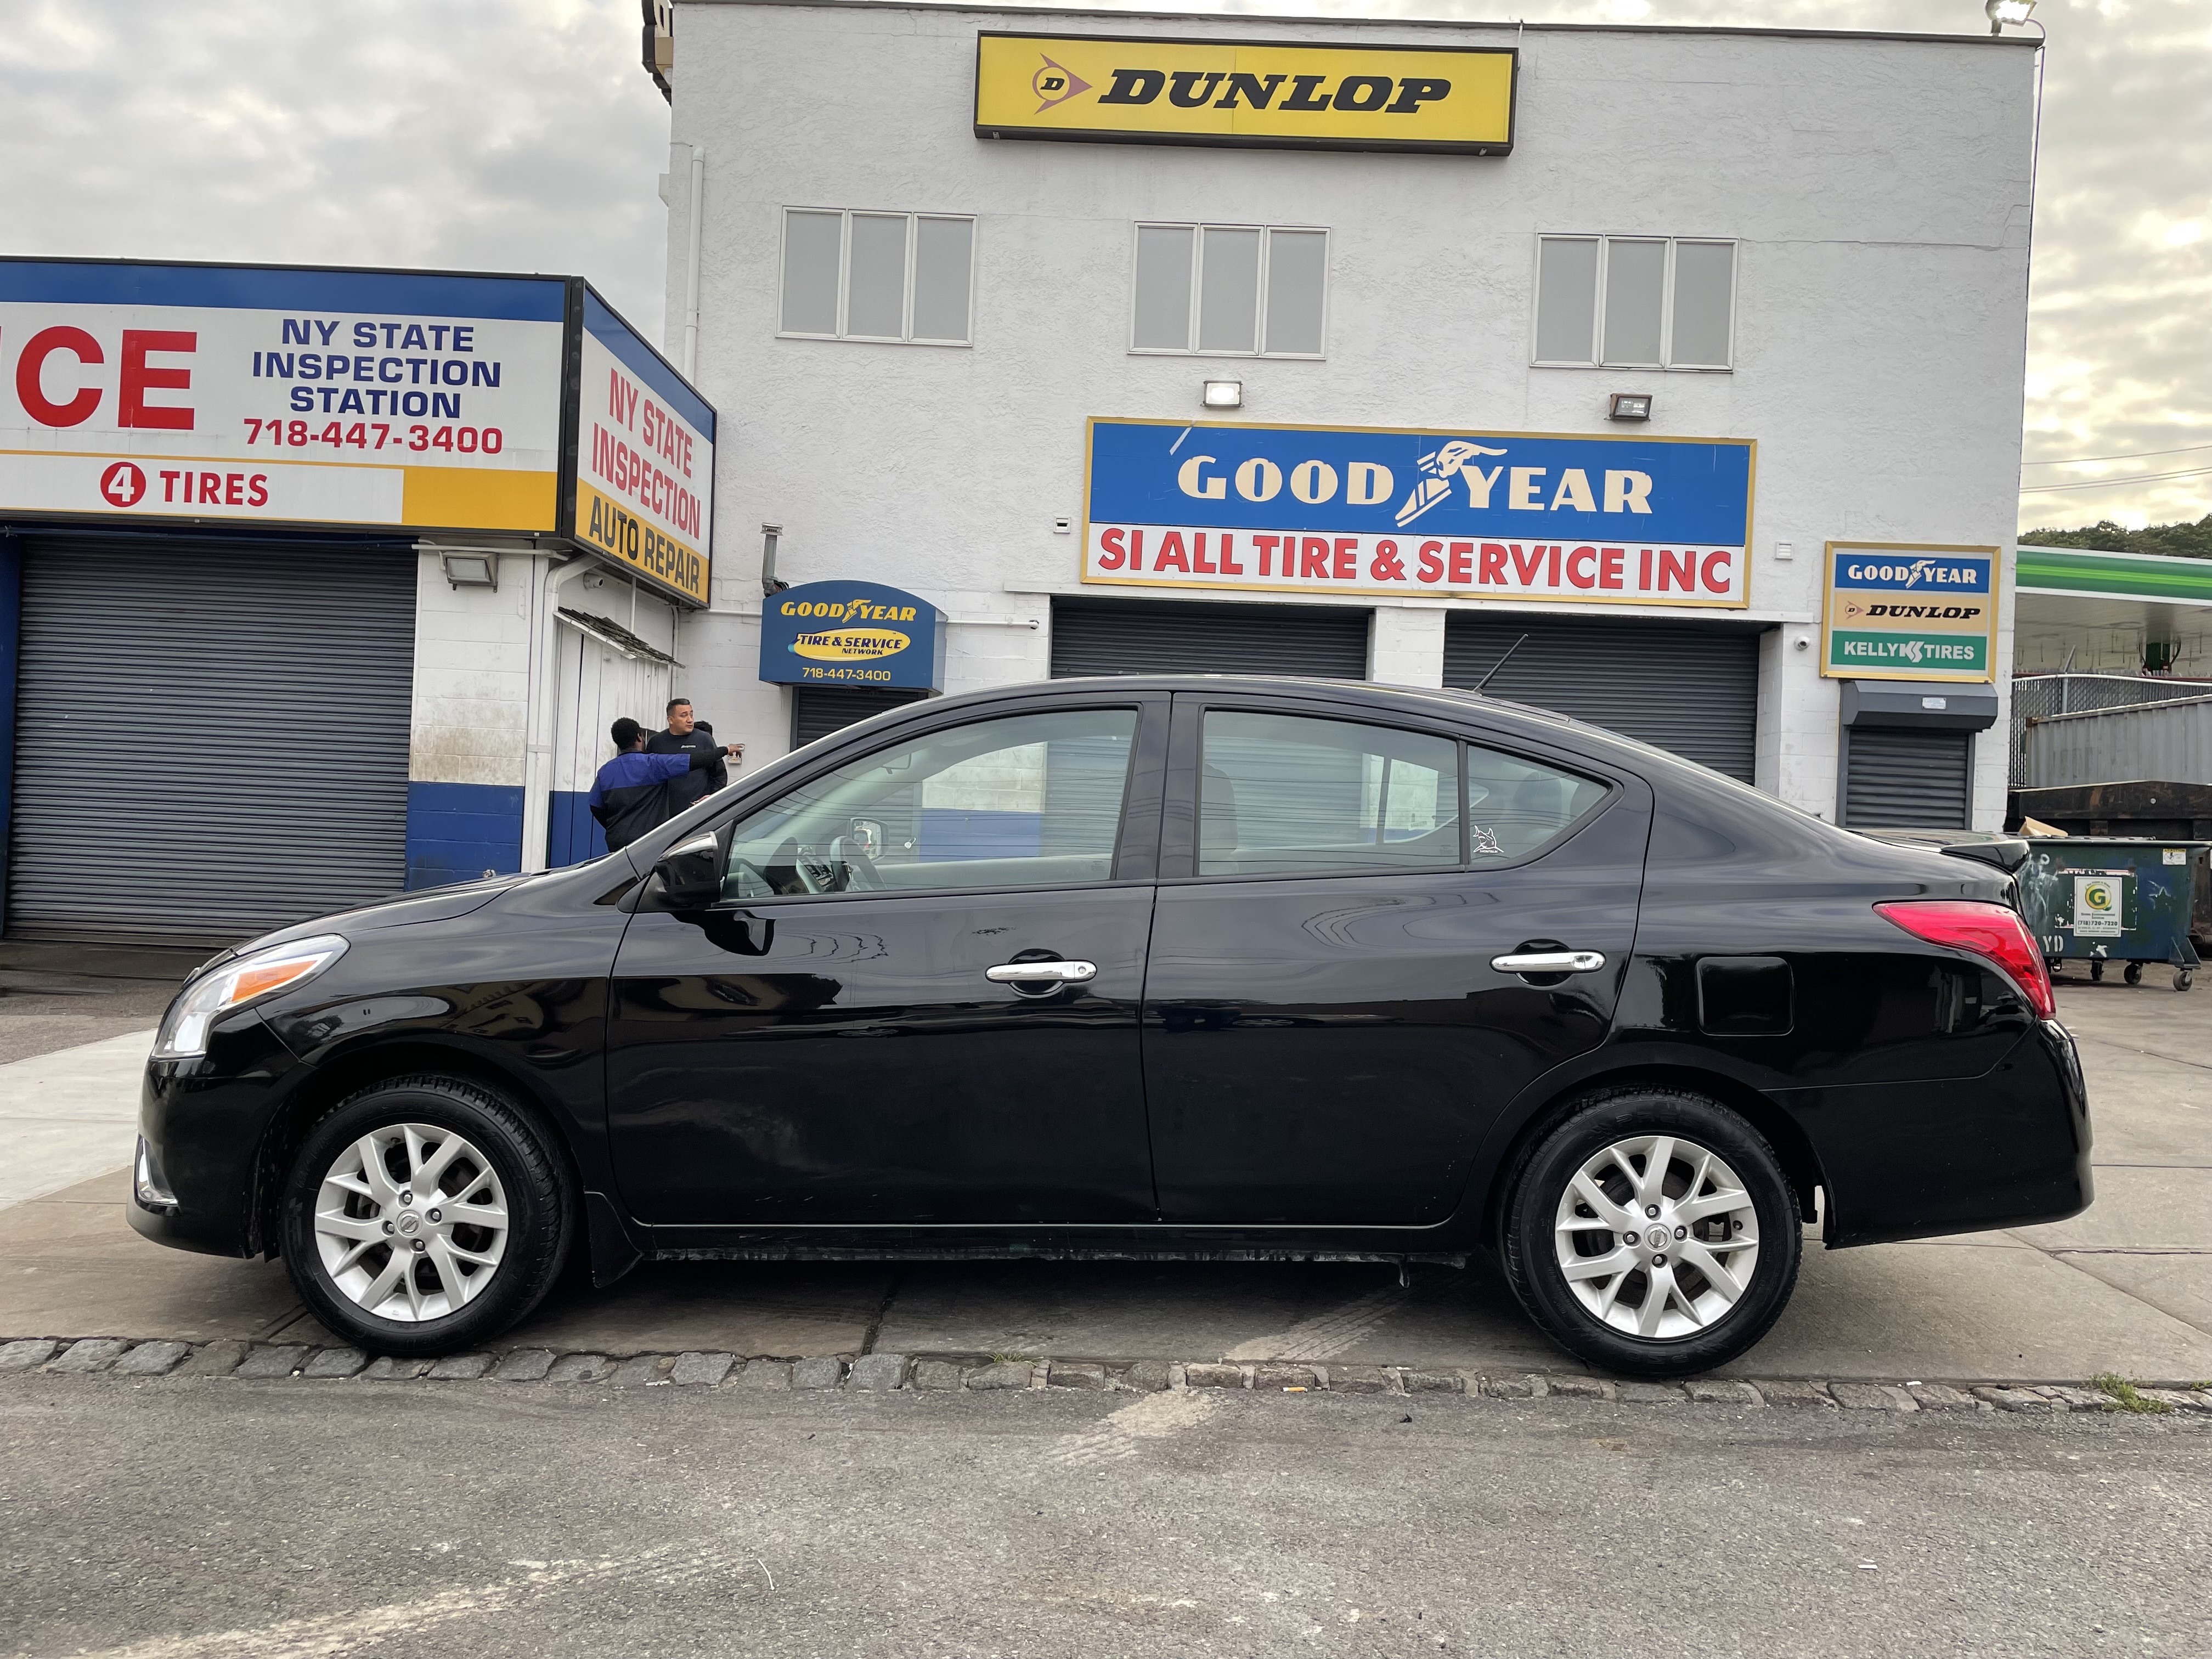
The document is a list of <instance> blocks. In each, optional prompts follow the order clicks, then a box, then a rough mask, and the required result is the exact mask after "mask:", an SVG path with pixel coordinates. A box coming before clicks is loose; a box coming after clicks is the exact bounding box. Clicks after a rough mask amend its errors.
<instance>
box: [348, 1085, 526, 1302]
mask: <svg viewBox="0 0 2212 1659" xmlns="http://www.w3.org/2000/svg"><path fill="white" fill-rule="evenodd" d="M313 1226H314V1237H315V1249H316V1251H317V1254H318V1255H319V1256H320V1257H321V1260H322V1264H323V1271H324V1272H325V1273H326V1274H328V1275H329V1278H330V1281H331V1284H332V1285H335V1286H336V1287H337V1290H338V1291H339V1293H340V1294H341V1295H343V1296H344V1297H346V1298H347V1299H348V1300H349V1301H351V1302H352V1303H353V1304H355V1305H356V1307H358V1308H360V1309H361V1310H362V1312H364V1313H368V1314H373V1315H374V1316H376V1317H378V1318H380V1319H389V1320H395V1321H398V1322H405V1323H416V1322H422V1321H424V1320H431V1319H442V1318H444V1317H445V1316H447V1315H448V1314H451V1313H455V1312H458V1311H459V1310H460V1309H462V1308H464V1307H465V1306H466V1305H467V1304H469V1303H470V1302H471V1301H472V1300H474V1299H475V1298H476V1297H477V1296H478V1295H480V1294H481V1293H482V1292H483V1291H484V1289H485V1288H486V1287H487V1286H489V1285H490V1283H491V1281H492V1278H493V1276H494V1275H495V1273H497V1272H498V1271H499V1264H500V1261H501V1257H502V1256H503V1255H505V1253H506V1250H507V1235H508V1231H509V1225H508V1217H507V1193H506V1190H505V1189H504V1188H502V1187H501V1185H500V1180H499V1176H498V1174H497V1172H496V1171H495V1170H493V1168H492V1165H491V1160H490V1159H489V1158H486V1157H485V1156H484V1155H483V1152H479V1151H478V1150H477V1148H476V1147H475V1146H472V1145H471V1144H470V1143H469V1141H468V1140H466V1139H464V1138H463V1137H462V1136H460V1135H458V1134H456V1133H453V1131H452V1130H451V1129H447V1128H443V1127H440V1126H438V1125H435V1124H429V1123H394V1124H391V1125H388V1126H386V1127H382V1128H378V1129H373V1130H371V1131H370V1132H369V1133H367V1134H364V1135H362V1137H361V1138H360V1139H357V1140H355V1141H353V1142H351V1143H350V1144H349V1145H348V1146H345V1147H344V1148H343V1150H341V1151H340V1152H339V1153H338V1155H337V1158H335V1159H334V1160H333V1161H332V1162H331V1166H330V1168H329V1170H327V1171H325V1174H324V1176H323V1180H322V1185H321V1188H320V1189H319V1191H318V1193H317V1194H316V1198H315V1213H314V1222H313Z"/></svg>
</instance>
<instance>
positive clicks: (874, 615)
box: [760, 582, 945, 691]
mask: <svg viewBox="0 0 2212 1659" xmlns="http://www.w3.org/2000/svg"><path fill="white" fill-rule="evenodd" d="M760 677H761V678H763V680H766V681H767V682H769V684H772V685H872V686H878V687H881V688H883V689H884V690H913V691H941V690H944V689H945V613H944V612H943V611H939V610H938V609H937V608H936V606H934V605H931V604H930V603H929V601H928V600H927V599H916V598H915V596H914V595H913V594H911V593H908V592H904V591H903V590H902V589H900V588H896V587H885V586H883V585H882V584H881V583H879V582H809V583H807V584H806V585H805V586H803V587H787V588H786V589H784V590H783V592H781V593H772V594H770V595H769V597H768V599H766V600H765V601H764V602H763V604H762V605H761V654H760Z"/></svg>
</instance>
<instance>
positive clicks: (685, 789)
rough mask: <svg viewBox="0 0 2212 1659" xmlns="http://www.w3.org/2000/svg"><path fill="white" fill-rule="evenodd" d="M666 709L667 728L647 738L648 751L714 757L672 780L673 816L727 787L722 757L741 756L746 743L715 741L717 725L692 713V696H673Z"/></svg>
mask: <svg viewBox="0 0 2212 1659" xmlns="http://www.w3.org/2000/svg"><path fill="white" fill-rule="evenodd" d="M667 712H668V729H667V730H666V731H665V732H654V733H653V735H652V736H651V737H650V738H647V739H646V744H645V752H646V753H647V754H648V755H692V754H698V753H700V752H702V750H703V751H705V752H708V753H710V754H712V755H713V756H714V764H713V765H711V766H708V767H703V768H701V769H698V770H696V771H693V772H688V773H685V774H684V775H683V776H681V777H678V778H673V779H671V780H670V781H669V785H668V802H669V805H668V811H669V815H670V816H671V817H674V816H675V815H676V814H677V813H678V812H681V811H683V810H684V808H685V807H687V806H690V805H692V804H693V803H694V802H696V801H702V800H704V799H707V797H708V796H709V795H711V794H713V793H714V792H715V791H716V790H718V789H726V788H728V787H730V773H729V769H728V767H727V765H726V763H725V762H724V759H723V757H725V756H729V757H732V758H735V757H742V756H743V755H744V752H745V746H744V744H741V743H732V744H718V743H716V742H715V741H714V727H713V726H709V725H708V724H707V722H706V721H704V720H701V719H699V718H698V717H697V716H696V714H693V713H692V710H691V699H690V698H689V697H676V698H672V699H671V700H670V702H669V704H668V711H667Z"/></svg>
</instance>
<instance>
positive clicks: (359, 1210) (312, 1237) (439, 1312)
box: [283, 1077, 572, 1355]
mask: <svg viewBox="0 0 2212 1659" xmlns="http://www.w3.org/2000/svg"><path fill="white" fill-rule="evenodd" d="M571 1231H572V1222H571V1218H570V1211H569V1204H568V1191H567V1185H566V1182H564V1181H563V1179H562V1173H561V1167H560V1164H559V1162H558V1160H557V1159H556V1157H555V1156H554V1154H553V1152H551V1150H550V1148H549V1147H548V1146H546V1145H545V1142H544V1139H543V1138H542V1137H541V1136H540V1134H539V1133H538V1131H537V1130H536V1129H535V1128H534V1127H532V1124H531V1122H530V1121H529V1119H528V1118H526V1116H525V1115H523V1114H522V1113H521V1112H520V1111H519V1110H517V1109H516V1108H515V1106H514V1105H513V1103H512V1102H510V1101H508V1100H507V1099H505V1098H503V1097H501V1096H500V1095H498V1094H496V1093H495V1092H493V1091H490V1090H488V1089H485V1088H483V1087H482V1086H480V1085H477V1084H475V1083H471V1082H467V1081H465V1080H463V1079H457V1078H441V1077H411V1078H399V1079H392V1080H391V1081H389V1082H385V1083H380V1084H376V1085H372V1086H371V1087H369V1088H368V1089H364V1090H363V1091H361V1092H360V1093H359V1094H356V1095H355V1096H353V1097H351V1098H350V1099H349V1100H347V1101H345V1102H344V1103H342V1104H341V1105H339V1106H338V1107H337V1108H336V1109H334V1110H333V1111H331V1114H330V1115H328V1116H326V1117H325V1118H324V1119H323V1120H322V1121H320V1122H319V1123H318V1124H316V1126H315V1127H314V1128H313V1130H312V1131H310V1132H309V1133H308V1135H307V1139H306V1142H305V1143H304V1144H303V1145H302V1146H301V1148H300V1151H299V1153H298V1155H297V1156H296V1157H295V1158H294V1159H293V1162H292V1168H291V1171H290V1174H289V1178H288V1180H287V1182H286V1185H285V1188H284V1199H283V1237H284V1259H285V1265H286V1267H288V1268H289V1270H290V1273H291V1276H292V1282H293V1284H294V1285H296V1286H297V1287H298V1289H299V1292H300V1295H301V1298H302V1299H303V1300H304V1301H305V1302H306V1303H307V1306H308V1308H309V1309H310V1310H312V1311H313V1313H314V1315H315V1316H316V1317H317V1318H318V1319H319V1320H321V1321H322V1322H323V1323H324V1324H325V1326H326V1327H328V1328H330V1329H331V1330H332V1331H335V1332H338V1333H341V1334H343V1335H345V1336H346V1337H348V1338H349V1339H350V1340H353V1341H355V1342H356V1343H358V1344H359V1345H360V1346H362V1347H363V1348H366V1349H367V1350H368V1352H371V1353H386V1354H398V1355H423V1354H441V1353H447V1352H454V1351H456V1350H459V1349H462V1348H466V1347H469V1346H472V1345H474V1344H476V1343H478V1342H482V1341H484V1340H489V1338H491V1337H493V1336H495V1335H496V1334H499V1333H500V1332H501V1331H502V1330H505V1329H506V1328H507V1327H508V1326H510V1325H512V1324H513V1323H514V1322H516V1321H517V1320H519V1319H520V1318H521V1317H522V1316H524V1315H525V1314H526V1313H528V1312H529V1311H530V1310H532V1308H534V1307H536V1306H537V1305H538V1302H539V1301H540V1300H541V1299H543V1297H544V1295H545V1292H546V1291H548V1290H550V1288H551V1287H552V1285H553V1282H554V1280H555V1279H556V1276H557V1275H558V1273H559V1272H560V1269H561V1265H562V1260H563V1258H564V1257H565V1256H566V1255H567V1253H568V1241H569V1234H570V1232H571Z"/></svg>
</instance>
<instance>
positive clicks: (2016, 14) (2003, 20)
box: [1982, 0, 2035, 34]
mask: <svg viewBox="0 0 2212 1659" xmlns="http://www.w3.org/2000/svg"><path fill="white" fill-rule="evenodd" d="M2034 9H2035V0H1984V4H1983V6H1982V15H1984V16H1985V17H1987V18H1988V19H1989V20H1990V33H1991V34H2002V33H2003V32H2004V31H2005V30H2006V29H2007V28H2008V27H2010V28H2018V27H2021V25H2022V24H2024V23H2026V22H2027V19H2028V15H2029V14H2030V13H2031V12H2033V10H2034Z"/></svg>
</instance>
